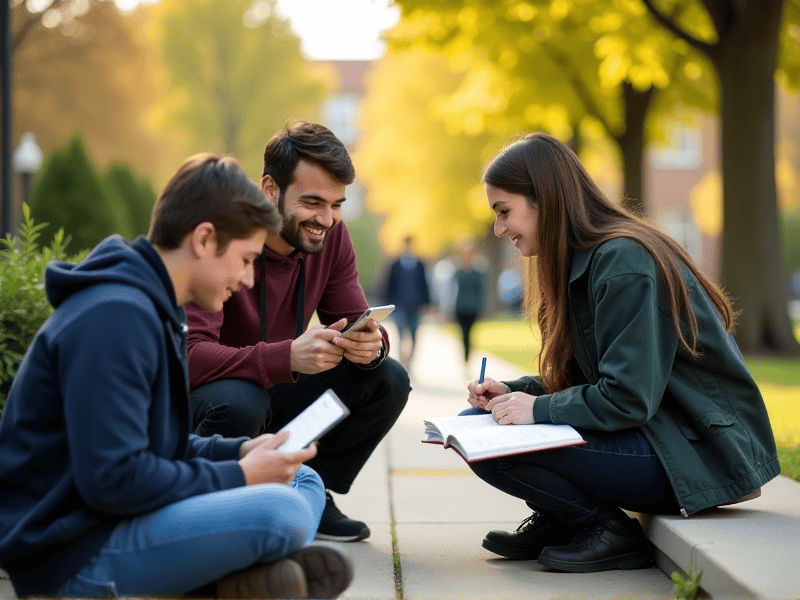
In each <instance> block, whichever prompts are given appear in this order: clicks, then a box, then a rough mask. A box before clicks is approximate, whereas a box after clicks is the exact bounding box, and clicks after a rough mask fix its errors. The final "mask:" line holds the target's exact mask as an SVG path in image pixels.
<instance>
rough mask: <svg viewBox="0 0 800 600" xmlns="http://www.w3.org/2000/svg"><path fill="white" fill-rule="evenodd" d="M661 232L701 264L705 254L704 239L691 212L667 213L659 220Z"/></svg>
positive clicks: (675, 211)
mask: <svg viewBox="0 0 800 600" xmlns="http://www.w3.org/2000/svg"><path fill="white" fill-rule="evenodd" d="M659 221H660V225H661V230H662V231H663V232H664V233H666V234H667V235H668V236H669V237H671V238H672V239H673V240H675V241H676V242H678V244H680V245H681V247H682V248H683V249H684V250H686V251H687V252H688V253H689V256H691V257H692V260H694V261H695V262H696V263H699V262H700V259H701V255H702V252H703V238H702V236H701V234H700V230H699V229H698V227H697V224H696V223H695V222H694V219H693V218H692V213H691V211H677V210H673V211H667V212H663V213H662V214H661V216H660V218H659Z"/></svg>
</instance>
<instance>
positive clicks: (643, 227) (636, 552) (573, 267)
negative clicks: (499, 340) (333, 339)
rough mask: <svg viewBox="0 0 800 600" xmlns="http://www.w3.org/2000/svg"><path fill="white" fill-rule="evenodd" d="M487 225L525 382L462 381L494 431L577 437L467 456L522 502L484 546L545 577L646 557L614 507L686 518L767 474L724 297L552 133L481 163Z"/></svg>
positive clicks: (763, 443) (771, 450)
mask: <svg viewBox="0 0 800 600" xmlns="http://www.w3.org/2000/svg"><path fill="white" fill-rule="evenodd" d="M483 181H484V183H485V187H486V196H487V199H488V202H489V206H490V207H491V209H492V211H494V214H495V225H494V233H495V235H497V236H498V237H507V238H508V239H509V240H510V241H511V242H512V243H513V244H514V246H515V247H516V248H517V250H518V251H519V253H520V254H521V255H522V256H523V257H526V258H528V259H530V264H529V269H528V273H529V279H528V280H526V282H525V285H526V293H525V308H526V313H527V316H528V317H529V318H530V319H535V320H536V321H537V324H538V326H539V331H540V332H541V337H542V350H541V353H540V355H539V372H540V376H537V377H523V378H521V379H519V380H517V381H508V382H498V381H495V380H493V379H491V377H487V378H486V379H485V381H484V383H478V382H477V381H473V382H472V383H470V384H469V385H468V390H469V397H468V401H469V403H470V404H471V405H472V407H473V408H472V409H468V410H467V411H465V413H462V414H475V413H483V414H485V412H486V411H489V412H491V414H492V415H493V417H494V419H495V421H497V422H498V423H499V424H500V425H511V424H524V423H556V424H557V423H565V424H568V425H572V426H573V427H574V428H576V429H577V430H578V431H579V433H580V434H581V435H582V436H583V438H584V440H585V441H586V443H585V444H583V445H580V446H573V447H570V448H559V449H552V450H543V451H541V452H530V453H526V454H519V455H516V456H512V457H505V458H503V459H500V460H497V459H494V460H487V461H483V462H476V463H472V464H470V467H471V468H472V469H473V470H474V472H475V473H476V474H477V475H478V476H479V477H481V478H482V479H483V480H484V481H486V482H487V483H489V484H490V485H493V486H495V487H497V488H498V489H500V490H503V491H505V492H506V493H508V494H511V495H512V496H515V497H517V498H520V499H522V500H524V501H525V502H526V503H527V504H528V506H529V507H530V508H531V509H533V511H534V512H533V514H532V515H531V517H529V518H528V519H526V520H525V521H524V522H523V523H522V524H521V525H520V527H519V528H518V529H517V530H516V531H514V532H505V531H490V532H489V533H488V534H487V536H486V538H485V539H484V541H483V547H484V548H486V549H488V550H490V551H492V552H495V553H496V554H499V555H501V556H506V557H509V558H517V559H529V560H530V559H538V561H539V563H541V564H543V565H545V566H547V567H550V568H552V569H555V570H558V571H570V572H592V571H604V570H609V569H635V568H641V567H645V566H648V565H650V564H652V555H651V548H650V545H649V542H648V540H647V538H646V537H645V535H644V533H643V532H642V529H641V527H640V525H639V522H638V521H637V520H636V519H631V518H629V517H628V516H627V515H626V514H625V513H624V512H623V510H621V509H627V510H631V511H637V512H644V513H650V514H682V515H683V516H685V517H686V516H689V515H691V514H693V513H697V512H700V511H703V510H706V509H709V508H712V507H716V506H721V505H726V504H732V503H736V502H741V501H744V500H749V499H751V498H754V497H757V496H758V495H760V488H761V486H763V485H764V484H765V483H767V482H768V481H770V480H771V479H773V478H774V477H776V476H777V475H779V474H780V464H779V463H778V459H777V453H776V447H775V438H774V435H773V433H772V428H771V426H770V422H769V417H768V415H767V410H766V407H765V405H764V400H763V398H762V396H761V392H760V391H759V389H758V387H757V385H756V383H755V381H754V380H753V378H752V376H751V375H750V373H749V372H748V370H747V367H746V366H745V364H744V361H743V359H742V356H741V354H740V352H739V349H738V347H737V346H736V342H735V341H734V339H733V336H732V335H731V333H730V331H731V328H732V327H733V325H734V317H735V313H734V311H733V308H732V307H731V304H730V301H729V300H728V298H727V297H726V295H725V294H724V293H723V292H722V291H721V290H720V289H719V288H718V287H717V286H716V285H714V283H713V282H711V280H710V279H709V278H708V277H707V276H705V275H704V274H703V273H702V272H701V271H700V270H699V269H698V267H697V266H696V265H695V264H694V262H693V261H692V259H691V257H690V256H689V254H688V253H687V252H686V251H685V250H684V249H683V248H681V247H680V246H679V245H678V244H677V243H676V242H675V241H674V240H672V239H671V238H669V237H668V236H666V235H664V234H663V233H661V232H660V231H658V230H657V229H655V228H654V227H652V226H650V225H649V224H647V223H646V222H645V221H644V220H643V219H640V218H638V217H637V216H635V215H633V214H631V213H629V212H627V211H626V210H624V209H623V208H621V207H620V206H618V205H616V204H612V203H611V202H609V201H608V199H607V198H606V197H605V196H604V195H603V193H602V192H601V191H600V189H599V188H598V187H597V185H596V184H595V183H594V181H592V179H591V178H590V176H589V175H588V173H587V172H586V170H585V169H584V167H583V165H582V164H581V163H580V161H579V160H578V157H577V156H576V155H575V153H574V152H573V151H572V150H571V149H570V148H569V147H568V146H567V145H566V144H564V143H563V142H561V141H559V140H557V139H556V138H553V137H551V136H549V135H546V134H542V133H534V134H530V135H528V136H525V137H524V138H523V139H521V140H519V141H517V142H515V143H513V144H511V145H510V146H508V147H506V148H505V149H504V150H503V151H501V152H500V154H498V155H497V156H496V157H495V158H494V159H493V160H492V162H491V163H490V164H489V166H488V167H487V168H486V171H485V172H484V176H483Z"/></svg>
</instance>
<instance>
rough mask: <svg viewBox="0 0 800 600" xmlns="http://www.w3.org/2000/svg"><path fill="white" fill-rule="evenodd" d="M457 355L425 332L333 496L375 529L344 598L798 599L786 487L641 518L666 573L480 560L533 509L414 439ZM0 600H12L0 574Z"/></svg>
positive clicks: (791, 499) (491, 366) (472, 368)
mask: <svg viewBox="0 0 800 600" xmlns="http://www.w3.org/2000/svg"><path fill="white" fill-rule="evenodd" d="M387 327H388V328H389V329H390V335H391V337H392V340H393V342H394V346H395V347H394V348H393V350H392V354H393V355H396V352H397V347H398V346H399V344H398V343H397V335H396V331H394V330H393V328H392V324H391V322H389V323H388V324H387ZM460 356H461V348H460V345H459V342H458V341H457V340H455V339H453V338H451V337H449V336H448V335H446V334H445V333H443V332H442V331H441V330H440V329H438V328H437V327H436V326H435V325H431V324H423V325H422V326H421V327H420V332H419V341H418V347H417V353H416V356H415V357H414V361H413V363H412V365H411V375H412V386H413V388H414V389H413V391H412V393H411V396H410V398H409V402H408V405H407V407H406V409H405V410H404V412H403V414H402V415H401V416H400V419H399V420H398V423H397V424H396V426H395V427H394V428H393V429H392V431H391V432H390V433H389V434H388V435H387V437H386V438H385V439H384V441H383V442H382V443H381V445H380V446H379V447H378V449H377V451H376V452H375V453H374V454H373V456H372V457H371V458H370V460H369V461H368V463H367V464H366V466H365V468H364V470H363V471H362V472H361V473H360V474H359V476H358V478H357V479H356V481H355V484H354V486H353V489H352V490H351V493H349V494H347V495H345V496H338V497H337V498H336V501H337V504H338V505H339V507H340V508H341V509H342V510H343V511H344V512H345V514H348V515H350V516H352V517H354V518H358V519H362V520H364V521H366V522H367V523H369V526H370V528H371V530H372V536H371V537H370V538H369V539H367V540H365V541H363V542H359V543H355V544H346V545H344V547H345V548H346V549H347V550H349V551H350V552H351V554H352V555H353V557H354V560H355V567H356V576H355V579H354V581H353V583H352V585H351V586H350V588H349V589H348V590H346V592H345V593H344V594H343V595H342V597H343V598H352V599H356V598H365V599H367V598H369V599H380V600H394V599H396V600H411V599H445V598H446V599H461V598H482V599H487V600H490V599H491V600H494V599H506V600H511V599H517V598H519V599H522V598H525V599H528V600H539V599H551V598H559V599H577V598H608V599H621V598H637V599H649V598H657V599H666V598H671V597H673V593H674V592H673V586H672V582H671V581H670V579H669V577H668V575H667V573H671V572H672V571H674V570H676V569H678V568H687V566H689V565H694V566H696V567H699V568H700V569H702V570H703V574H704V578H703V583H704V584H706V585H704V586H703V587H704V590H705V591H706V592H707V593H708V595H710V596H711V597H712V598H724V599H728V598H768V599H774V598H780V599H783V598H787V599H788V598H800V571H798V570H797V569H796V563H797V557H798V556H800V554H798V552H800V545H799V544H798V540H800V508H798V507H800V484H797V483H796V482H794V481H791V480H789V479H787V478H785V477H780V478H778V479H776V480H774V481H773V482H770V483H769V484H768V485H767V486H765V487H764V495H763V496H762V498H760V499H759V500H756V501H752V502H748V503H747V504H743V505H737V506H736V507H731V508H726V509H720V510H719V511H717V512H710V513H709V514H707V515H703V516H700V517H693V518H691V519H682V518H670V517H657V518H655V519H652V520H646V522H645V530H646V531H647V533H648V535H649V536H650V538H651V540H652V541H653V542H654V543H655V544H656V546H657V548H658V556H659V564H660V565H661V566H662V567H663V568H664V571H662V570H661V569H659V568H658V567H653V568H649V569H642V570H635V571H610V572H606V573H591V574H567V573H556V572H553V571H549V570H547V569H545V568H544V567H542V566H540V565H539V564H538V563H537V562H535V561H510V560H506V559H502V558H498V557H497V556H496V555H494V554H492V553H490V552H488V551H486V550H484V549H483V548H482V547H481V541H482V540H483V537H484V535H485V534H486V532H487V531H489V530H491V529H503V530H507V531H511V530H513V529H515V528H516V527H517V525H519V523H520V522H521V521H522V520H523V519H524V518H525V517H527V516H529V514H530V510H529V509H528V508H527V507H526V506H525V504H524V503H523V502H522V501H519V500H516V499H514V498H511V497H510V496H507V495H505V494H503V493H501V492H499V491H497V490H495V489H494V488H492V487H490V486H489V485H487V484H485V483H484V482H482V481H480V480H479V479H478V478H477V477H475V476H474V475H473V474H472V472H471V471H470V470H469V469H468V468H467V466H466V463H465V462H464V461H463V460H462V459H461V458H460V457H459V456H458V455H457V454H456V453H455V452H454V451H453V450H445V449H443V448H442V447H440V446H435V445H431V444H423V443H421V441H420V440H421V438H422V432H423V424H422V421H423V419H425V418H429V417H437V416H451V415H456V414H458V413H459V412H460V411H461V410H463V409H464V408H466V407H467V406H468V404H467V403H466V384H467V383H468V378H467V375H469V379H470V380H471V379H473V378H475V377H476V376H477V375H478V373H479V361H480V357H477V356H476V357H475V359H474V362H473V364H471V365H469V368H468V369H467V370H466V372H465V369H464V366H463V364H462V361H461V358H460ZM486 372H487V376H489V377H492V378H493V379H497V380H504V379H506V380H507V379H515V378H517V377H519V376H520V375H521V374H522V373H520V372H519V371H518V370H517V369H516V368H515V367H513V366H511V365H508V364H506V363H503V362H501V361H499V360H497V359H495V358H493V357H488V366H487V371H486ZM395 558H396V559H397V560H395ZM795 590H796V592H795ZM0 600H14V594H13V590H12V588H11V585H10V582H9V581H8V579H7V578H5V574H4V573H2V571H0Z"/></svg>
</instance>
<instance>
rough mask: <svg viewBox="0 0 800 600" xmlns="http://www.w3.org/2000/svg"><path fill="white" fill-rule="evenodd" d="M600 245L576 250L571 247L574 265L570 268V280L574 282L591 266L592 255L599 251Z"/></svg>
mask: <svg viewBox="0 0 800 600" xmlns="http://www.w3.org/2000/svg"><path fill="white" fill-rule="evenodd" d="M597 248H598V246H595V247H593V248H589V249H588V250H580V251H578V250H575V249H574V248H570V255H571V258H572V265H571V266H570V269H569V282H570V283H572V282H573V281H575V280H576V279H578V277H580V276H581V275H583V274H584V273H585V272H586V269H588V268H589V263H591V262H592V256H593V255H594V253H595V252H596V251H597Z"/></svg>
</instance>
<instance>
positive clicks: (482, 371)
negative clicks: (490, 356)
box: [478, 356, 486, 383]
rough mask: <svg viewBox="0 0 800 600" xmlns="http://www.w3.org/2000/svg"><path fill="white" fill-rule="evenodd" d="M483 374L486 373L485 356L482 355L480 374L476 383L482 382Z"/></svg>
mask: <svg viewBox="0 0 800 600" xmlns="http://www.w3.org/2000/svg"><path fill="white" fill-rule="evenodd" d="M485 375H486V357H485V356H484V357H483V360H481V376H480V378H479V379H478V383H483V378H484V376H485Z"/></svg>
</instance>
